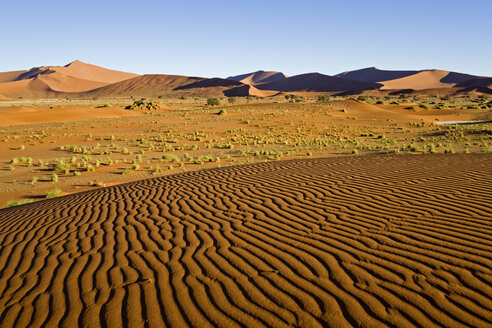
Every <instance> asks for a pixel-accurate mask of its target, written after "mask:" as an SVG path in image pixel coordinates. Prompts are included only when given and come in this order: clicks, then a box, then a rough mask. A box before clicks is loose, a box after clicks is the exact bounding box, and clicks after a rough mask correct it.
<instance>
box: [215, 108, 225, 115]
mask: <svg viewBox="0 0 492 328" xmlns="http://www.w3.org/2000/svg"><path fill="white" fill-rule="evenodd" d="M225 114H227V111H226V110H225V109H221V110H220V111H219V112H218V113H217V115H225Z"/></svg>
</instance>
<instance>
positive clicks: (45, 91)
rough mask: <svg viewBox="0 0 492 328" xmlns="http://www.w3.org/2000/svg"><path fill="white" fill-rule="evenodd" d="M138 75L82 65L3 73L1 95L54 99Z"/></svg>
mask: <svg viewBox="0 0 492 328" xmlns="http://www.w3.org/2000/svg"><path fill="white" fill-rule="evenodd" d="M135 76H137V75H136V74H132V73H126V72H120V71H114V70H110V69H106V68H103V67H99V66H95V65H90V64H86V63H82V62H80V61H78V60H76V61H74V62H71V63H70V64H68V65H66V66H43V67H35V68H32V69H30V70H29V71H14V72H5V73H0V93H1V94H3V95H4V96H7V97H12V98H19V97H23V98H53V97H63V96H64V93H74V92H84V91H89V90H92V89H95V88H99V87H101V86H104V85H107V84H111V83H116V82H119V81H122V80H126V79H129V78H132V77H135Z"/></svg>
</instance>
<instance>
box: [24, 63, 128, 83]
mask: <svg viewBox="0 0 492 328" xmlns="http://www.w3.org/2000/svg"><path fill="white" fill-rule="evenodd" d="M52 72H57V73H61V74H64V75H68V76H72V77H76V78H79V79H82V80H89V81H95V82H102V83H105V84H109V83H116V82H119V81H123V80H127V79H130V78H133V77H136V76H138V75H137V74H133V73H127V72H120V71H115V70H111V69H107V68H103V67H99V66H96V65H91V64H86V63H83V62H81V61H78V60H75V61H73V62H71V63H70V64H68V65H66V66H42V67H35V68H32V69H31V70H29V71H28V72H26V73H24V74H22V75H20V76H19V79H30V78H33V77H36V76H39V75H40V74H49V73H52Z"/></svg>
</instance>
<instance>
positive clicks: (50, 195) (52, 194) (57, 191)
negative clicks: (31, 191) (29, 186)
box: [46, 188, 62, 198]
mask: <svg viewBox="0 0 492 328" xmlns="http://www.w3.org/2000/svg"><path fill="white" fill-rule="evenodd" d="M61 192H62V191H61V189H58V188H57V189H53V190H51V191H48V192H47V193H46V198H55V197H58V196H60V194H61Z"/></svg>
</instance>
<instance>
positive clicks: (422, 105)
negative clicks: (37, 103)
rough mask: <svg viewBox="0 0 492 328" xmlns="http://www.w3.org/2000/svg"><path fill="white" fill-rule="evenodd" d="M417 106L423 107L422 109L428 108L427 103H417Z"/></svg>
mask: <svg viewBox="0 0 492 328" xmlns="http://www.w3.org/2000/svg"><path fill="white" fill-rule="evenodd" d="M419 107H420V108H424V109H429V108H430V106H429V105H427V104H419Z"/></svg>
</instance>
